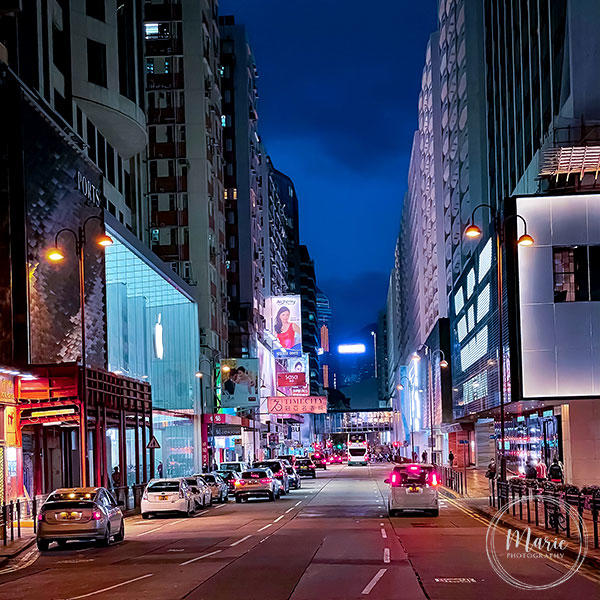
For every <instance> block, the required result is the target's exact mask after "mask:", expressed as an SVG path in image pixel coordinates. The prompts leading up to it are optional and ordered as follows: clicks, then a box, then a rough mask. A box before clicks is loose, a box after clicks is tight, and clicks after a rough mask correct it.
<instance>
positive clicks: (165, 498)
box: [158, 496, 169, 500]
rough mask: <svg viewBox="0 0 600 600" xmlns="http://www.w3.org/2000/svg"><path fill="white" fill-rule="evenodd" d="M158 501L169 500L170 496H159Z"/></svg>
mask: <svg viewBox="0 0 600 600" xmlns="http://www.w3.org/2000/svg"><path fill="white" fill-rule="evenodd" d="M158 499H159V500H168V499H169V496H159V497H158Z"/></svg>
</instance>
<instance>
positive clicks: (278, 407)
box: [268, 396, 327, 415]
mask: <svg viewBox="0 0 600 600" xmlns="http://www.w3.org/2000/svg"><path fill="white" fill-rule="evenodd" d="M268 407H269V408H268V410H269V413H270V414H272V415H281V414H290V415H298V414H307V413H325V412H327V396H269V398H268Z"/></svg>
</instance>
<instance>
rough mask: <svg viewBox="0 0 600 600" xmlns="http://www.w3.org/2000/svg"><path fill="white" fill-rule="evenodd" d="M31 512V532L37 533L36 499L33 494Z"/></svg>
mask: <svg viewBox="0 0 600 600" xmlns="http://www.w3.org/2000/svg"><path fill="white" fill-rule="evenodd" d="M31 514H32V516H33V533H37V500H36V499H35V496H34V497H33V498H32V499H31Z"/></svg>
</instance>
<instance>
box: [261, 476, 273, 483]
mask: <svg viewBox="0 0 600 600" xmlns="http://www.w3.org/2000/svg"><path fill="white" fill-rule="evenodd" d="M272 481H273V480H272V479H271V478H270V477H263V478H262V479H261V480H260V482H261V483H271V482H272Z"/></svg>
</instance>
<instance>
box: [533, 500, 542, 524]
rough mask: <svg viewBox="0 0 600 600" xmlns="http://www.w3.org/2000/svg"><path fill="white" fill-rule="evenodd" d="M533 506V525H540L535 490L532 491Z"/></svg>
mask: <svg viewBox="0 0 600 600" xmlns="http://www.w3.org/2000/svg"><path fill="white" fill-rule="evenodd" d="M533 506H534V508H535V526H536V527H539V526H540V515H539V513H538V494H537V492H534V494H533Z"/></svg>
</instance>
